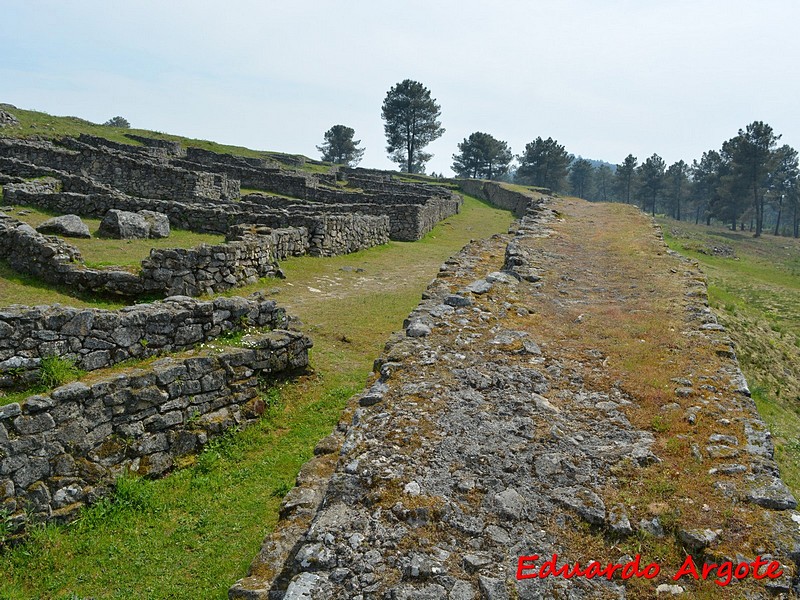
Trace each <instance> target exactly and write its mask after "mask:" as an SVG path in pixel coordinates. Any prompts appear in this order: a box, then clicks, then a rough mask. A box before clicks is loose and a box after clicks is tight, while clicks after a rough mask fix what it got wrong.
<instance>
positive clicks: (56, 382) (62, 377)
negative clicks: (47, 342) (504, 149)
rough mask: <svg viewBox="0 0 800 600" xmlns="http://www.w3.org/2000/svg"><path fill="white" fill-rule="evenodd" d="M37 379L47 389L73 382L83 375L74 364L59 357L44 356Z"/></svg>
mask: <svg viewBox="0 0 800 600" xmlns="http://www.w3.org/2000/svg"><path fill="white" fill-rule="evenodd" d="M39 369H40V371H41V372H40V374H39V379H40V380H41V382H42V385H44V386H47V387H48V388H54V387H58V386H60V385H64V384H65V383H68V382H70V381H75V380H76V379H78V378H80V377H81V375H82V374H83V371H81V370H80V369H79V368H78V367H76V366H75V363H74V362H73V361H71V360H69V359H67V358H62V357H60V356H46V357H44V358H43V359H42V362H41V365H40V367H39Z"/></svg>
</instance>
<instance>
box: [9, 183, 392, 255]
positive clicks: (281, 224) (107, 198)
mask: <svg viewBox="0 0 800 600" xmlns="http://www.w3.org/2000/svg"><path fill="white" fill-rule="evenodd" d="M4 190H5V192H4V198H3V201H4V203H5V204H24V205H28V206H35V207H37V208H41V209H43V210H48V211H52V212H56V213H59V214H77V215H81V216H89V217H102V216H103V215H104V214H105V213H106V212H108V211H109V210H111V209H114V208H116V209H119V210H126V211H131V212H137V211H139V210H153V211H156V212H160V213H164V214H166V215H167V217H169V222H170V226H171V227H173V228H175V229H188V230H189V231H198V232H203V233H223V234H224V233H227V231H228V230H229V229H230V227H231V226H233V225H238V224H249V223H254V224H258V225H264V226H267V227H273V228H287V227H301V228H305V229H307V230H308V232H309V248H308V253H309V254H311V255H312V256H335V255H337V254H346V253H348V252H355V251H357V250H363V249H365V248H371V247H372V246H376V245H380V244H385V243H386V242H387V241H389V232H390V223H389V217H388V216H386V215H363V214H358V213H356V214H347V213H332V214H330V213H324V212H319V211H309V213H308V214H294V213H292V212H290V211H285V210H284V211H281V210H267V209H264V208H263V207H261V210H254V208H255V209H257V208H258V207H255V206H252V205H250V204H249V203H244V204H243V203H240V202H232V203H229V204H206V203H203V204H199V203H191V202H177V201H169V200H157V199H153V200H148V199H144V198H134V197H132V196H124V195H119V194H113V195H112V194H88V195H84V194H75V193H70V192H61V193H36V192H28V191H26V190H24V189H19V188H18V186H15V185H7V186H4Z"/></svg>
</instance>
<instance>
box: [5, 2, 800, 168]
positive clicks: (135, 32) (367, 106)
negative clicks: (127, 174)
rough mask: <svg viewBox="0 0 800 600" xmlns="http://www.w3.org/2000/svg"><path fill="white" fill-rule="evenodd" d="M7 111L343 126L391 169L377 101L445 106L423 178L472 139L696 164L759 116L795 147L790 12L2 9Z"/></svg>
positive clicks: (189, 5)
mask: <svg viewBox="0 0 800 600" xmlns="http://www.w3.org/2000/svg"><path fill="white" fill-rule="evenodd" d="M1 12H2V31H3V34H2V43H0V102H5V103H9V104H13V105H15V106H17V107H19V108H25V109H32V110H41V111H44V112H48V113H50V114H53V115H73V116H78V117H82V118H84V119H88V120H90V121H93V122H98V123H102V122H104V121H106V120H108V119H109V118H111V117H113V116H116V115H121V116H123V117H125V118H126V119H128V120H129V121H130V123H131V125H132V126H133V127H136V128H142V129H151V130H156V131H162V132H166V133H173V134H177V135H184V136H188V137H194V138H199V139H208V140H213V141H217V142H221V143H225V144H233V145H239V146H247V147H250V148H254V149H259V150H275V151H281V152H289V153H297V154H304V155H306V156H309V157H311V158H319V152H318V151H317V149H316V146H318V145H320V144H322V142H323V134H324V133H325V131H326V130H327V129H329V128H330V127H331V126H333V125H335V124H343V125H347V126H348V127H352V128H353V129H355V132H356V138H357V139H360V140H361V146H362V147H364V148H366V153H365V154H364V158H363V160H362V162H361V165H360V166H363V167H369V168H379V169H389V168H394V164H393V163H391V161H390V160H389V159H388V157H387V153H386V149H385V146H386V139H385V136H384V131H383V121H382V119H381V104H382V103H383V100H384V98H385V96H386V93H387V91H388V90H389V88H391V87H392V86H393V85H395V84H396V83H398V82H400V81H402V80H404V79H413V80H416V81H419V82H421V83H423V84H424V85H425V86H426V87H427V88H428V89H429V90H430V91H431V94H432V96H433V97H434V98H435V99H436V100H437V102H438V103H439V104H440V106H441V112H442V114H441V122H442V125H443V126H444V127H445V129H446V132H445V134H444V135H443V136H442V137H441V138H440V139H438V140H436V141H435V142H433V143H431V144H430V146H428V148H427V149H426V150H427V151H429V152H431V153H433V155H434V157H433V159H432V160H431V161H430V162H429V163H428V165H427V171H428V172H431V171H435V172H436V173H444V174H445V175H449V174H451V173H452V171H451V169H450V167H451V165H452V162H453V160H452V155H453V154H454V153H456V152H457V151H458V147H457V146H458V144H459V143H460V142H462V141H463V140H464V139H465V138H467V137H468V136H469V135H470V134H471V133H473V132H475V131H482V132H485V133H489V134H491V135H493V136H494V137H496V138H498V139H500V140H503V141H505V142H507V143H508V144H509V146H510V147H511V149H512V151H513V152H514V153H515V154H520V153H522V152H523V151H524V148H525V144H527V143H529V142H531V141H532V140H534V139H535V138H536V137H538V136H541V137H543V138H547V137H552V138H554V139H556V140H558V142H559V143H561V144H563V145H564V146H565V147H566V149H567V150H568V151H569V152H571V153H573V154H575V155H581V156H584V157H587V158H592V159H599V160H605V161H608V162H611V163H620V162H621V161H622V160H623V159H624V158H625V156H627V155H628V154H629V153H632V154H633V155H634V156H636V157H638V158H639V160H640V162H641V161H643V160H644V159H645V158H646V157H648V156H651V155H652V154H653V153H658V154H659V155H660V156H662V157H663V158H664V159H665V160H666V161H667V163H668V164H670V163H672V162H675V161H677V160H680V159H683V160H686V161H687V162H691V160H692V159H696V158H697V159H699V158H700V156H701V155H702V153H703V152H704V151H707V150H710V149H718V148H719V147H720V146H721V145H722V142H723V141H725V140H727V139H729V138H731V137H733V136H735V135H736V134H737V131H738V130H739V129H742V128H744V127H746V126H747V125H748V124H749V123H751V122H753V121H765V122H767V123H769V124H770V125H771V126H772V127H773V129H774V130H775V132H776V133H778V134H781V135H782V136H783V137H782V139H781V143H786V144H789V145H791V146H793V147H795V148H800V118H799V116H800V115H798V110H797V108H796V107H797V105H798V99H799V98H800V77H797V62H798V59H800V35H797V23H798V22H800V2H797V1H796V0H761V1H759V2H754V1H752V0H748V1H746V2H745V1H740V0H719V1H717V0H713V1H712V0H693V1H684V0H662V1H656V0H592V1H589V0H529V1H522V0H520V1H515V0H509V1H504V0H495V1H493V2H490V1H488V0H480V1H476V0H438V1H437V0H427V1H417V0H408V1H406V0H393V1H384V0H364V1H360V0H349V1H348V0H344V1H340V2H330V1H327V2H323V1H321V0H304V1H303V2H291V1H289V0H283V1H281V2H276V1H272V0H261V1H246V0H228V1H226V2H211V1H203V0H191V1H184V0H158V1H151V0H136V1H133V0H130V1H127V2H123V1H121V0H100V1H95V0H71V1H70V2H64V1H63V0H58V1H37V0H23V1H18V0H3V2H2V11H1Z"/></svg>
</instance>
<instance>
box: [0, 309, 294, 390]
mask: <svg viewBox="0 0 800 600" xmlns="http://www.w3.org/2000/svg"><path fill="white" fill-rule="evenodd" d="M286 325H287V318H286V312H285V311H284V310H283V309H282V308H279V307H278V306H277V305H276V304H275V302H273V301H271V300H264V299H262V298H261V297H253V298H250V299H246V298H241V297H233V298H215V299H214V300H213V301H199V300H194V299H191V298H186V297H173V298H168V299H166V300H164V301H163V302H153V303H151V304H137V305H134V306H130V307H126V308H123V309H120V310H103V309H99V308H86V309H80V308H72V307H68V306H61V305H58V304H56V305H53V306H35V307H27V306H11V307H8V308H4V309H2V311H0V388H8V387H24V386H25V385H29V384H32V383H34V382H35V381H37V380H38V377H39V373H40V365H41V360H42V359H43V358H46V357H48V356H59V357H61V358H65V359H68V360H71V361H73V362H74V363H75V365H76V366H77V367H78V368H80V369H83V370H85V371H93V370H95V369H102V368H106V367H110V366H112V365H115V364H117V363H120V362H122V361H125V360H128V359H130V358H143V357H147V356H154V355H157V354H162V353H168V352H175V351H180V350H186V349H188V348H191V347H192V346H193V345H194V344H197V343H200V342H206V341H209V340H213V339H215V338H217V337H219V336H220V335H221V334H223V333H225V332H228V331H233V330H237V329H241V328H242V327H246V326H259V327H269V328H271V329H275V328H282V327H286Z"/></svg>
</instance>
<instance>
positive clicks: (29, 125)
mask: <svg viewBox="0 0 800 600" xmlns="http://www.w3.org/2000/svg"><path fill="white" fill-rule="evenodd" d="M5 110H7V112H10V113H11V114H13V115H14V116H15V117H17V119H19V122H20V124H19V126H17V127H4V128H3V136H4V137H17V138H26V137H31V136H38V137H44V138H49V139H58V138H61V137H64V136H72V137H77V136H79V135H80V134H82V133H85V134H88V135H93V136H97V137H101V138H105V139H107V140H111V141H113V142H118V143H121V144H129V145H131V146H141V145H142V144H140V143H139V142H135V141H133V140H131V139H130V138H127V137H125V134H126V133H132V134H136V135H140V136H144V137H149V138H156V139H160V140H169V141H173V142H180V144H181V146H183V147H184V148H190V147H191V148H201V149H203V150H209V151H211V152H217V153H220V154H233V155H235V156H243V157H246V158H263V159H268V160H271V161H275V160H278V161H280V158H281V153H279V152H269V151H260V150H251V149H249V148H244V147H242V146H230V145H226V144H218V143H216V142H211V141H209V140H199V139H194V138H187V137H182V136H178V135H171V134H168V133H162V132H160V131H150V130H147V129H122V128H119V127H107V126H105V125H98V124H96V123H92V122H90V121H87V120H85V119H80V118H78V117H58V116H53V115H49V114H47V113H43V112H39V111H34V110H22V109H19V108H13V109H5ZM284 156H286V155H284ZM290 156H296V157H297V158H298V159H300V160H304V161H305V164H304V165H303V166H301V167H297V169H298V170H304V171H308V172H310V173H327V172H328V171H329V169H330V167H329V166H326V165H324V164H322V163H319V162H317V161H310V160H308V159H306V157H304V156H301V155H290ZM292 168H295V167H292Z"/></svg>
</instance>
